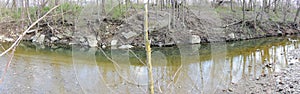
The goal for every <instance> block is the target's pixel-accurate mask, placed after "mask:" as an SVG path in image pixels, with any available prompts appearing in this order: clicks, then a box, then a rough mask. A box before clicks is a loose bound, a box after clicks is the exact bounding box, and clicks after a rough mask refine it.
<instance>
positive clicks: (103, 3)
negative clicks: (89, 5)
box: [102, 0, 106, 14]
mask: <svg viewBox="0 0 300 94" xmlns="http://www.w3.org/2000/svg"><path fill="white" fill-rule="evenodd" d="M102 13H103V14H106V12H105V0H102Z"/></svg>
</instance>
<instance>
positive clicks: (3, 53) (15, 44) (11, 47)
mask: <svg viewBox="0 0 300 94" xmlns="http://www.w3.org/2000/svg"><path fill="white" fill-rule="evenodd" d="M57 7H59V5H57V6H55V7H53V8H52V9H50V10H49V11H48V12H47V13H46V14H45V15H43V16H42V17H41V18H39V19H38V20H36V21H35V22H34V23H32V24H31V25H30V26H29V27H28V28H27V29H26V30H25V31H24V32H23V33H22V35H20V36H19V38H18V39H17V40H16V41H15V42H14V43H13V44H12V45H11V46H10V47H9V48H8V49H6V50H5V51H4V52H2V53H1V54H0V57H2V56H3V55H5V54H7V53H8V52H9V51H11V50H12V52H11V56H10V60H9V62H8V63H7V64H6V67H5V70H4V72H3V73H2V76H1V79H0V83H2V81H3V79H4V76H5V74H6V72H7V70H8V68H9V66H10V64H11V62H12V59H13V57H14V52H15V50H16V48H17V46H18V45H19V44H20V42H21V40H22V39H23V37H24V36H25V35H26V34H27V32H29V31H30V29H31V28H32V27H34V26H35V25H36V24H37V23H38V22H39V21H41V20H42V19H44V18H45V17H46V16H47V15H48V14H49V13H50V12H51V11H53V10H54V9H56V8H57ZM3 49H4V48H3Z"/></svg>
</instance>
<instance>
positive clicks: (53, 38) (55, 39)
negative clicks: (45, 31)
mask: <svg viewBox="0 0 300 94" xmlns="http://www.w3.org/2000/svg"><path fill="white" fill-rule="evenodd" d="M50 39H51V42H55V41H57V40H58V38H57V37H51V38H50Z"/></svg>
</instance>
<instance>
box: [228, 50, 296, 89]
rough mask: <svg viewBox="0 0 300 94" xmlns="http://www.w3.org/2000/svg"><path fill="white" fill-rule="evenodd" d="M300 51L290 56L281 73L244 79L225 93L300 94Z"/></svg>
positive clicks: (291, 53) (232, 85)
mask: <svg viewBox="0 0 300 94" xmlns="http://www.w3.org/2000/svg"><path fill="white" fill-rule="evenodd" d="M299 53H300V49H296V50H293V51H291V52H290V53H289V54H288V56H289V57H288V59H289V60H288V66H287V67H286V68H284V69H282V70H281V71H280V72H276V73H273V74H270V75H266V74H262V75H261V76H260V77H259V78H253V79H245V78H243V79H242V80H240V81H239V82H238V83H237V84H235V83H232V84H231V85H230V86H229V88H228V89H227V90H223V92H224V93H229V94H244V93H247V94H299V93H300V82H299V81H300V73H299V71H300V68H299V67H300V59H299V58H300V54H299Z"/></svg>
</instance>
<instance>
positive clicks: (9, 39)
mask: <svg viewBox="0 0 300 94" xmlns="http://www.w3.org/2000/svg"><path fill="white" fill-rule="evenodd" d="M3 41H6V42H12V41H14V39H13V38H5V37H4V38H3Z"/></svg>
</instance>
